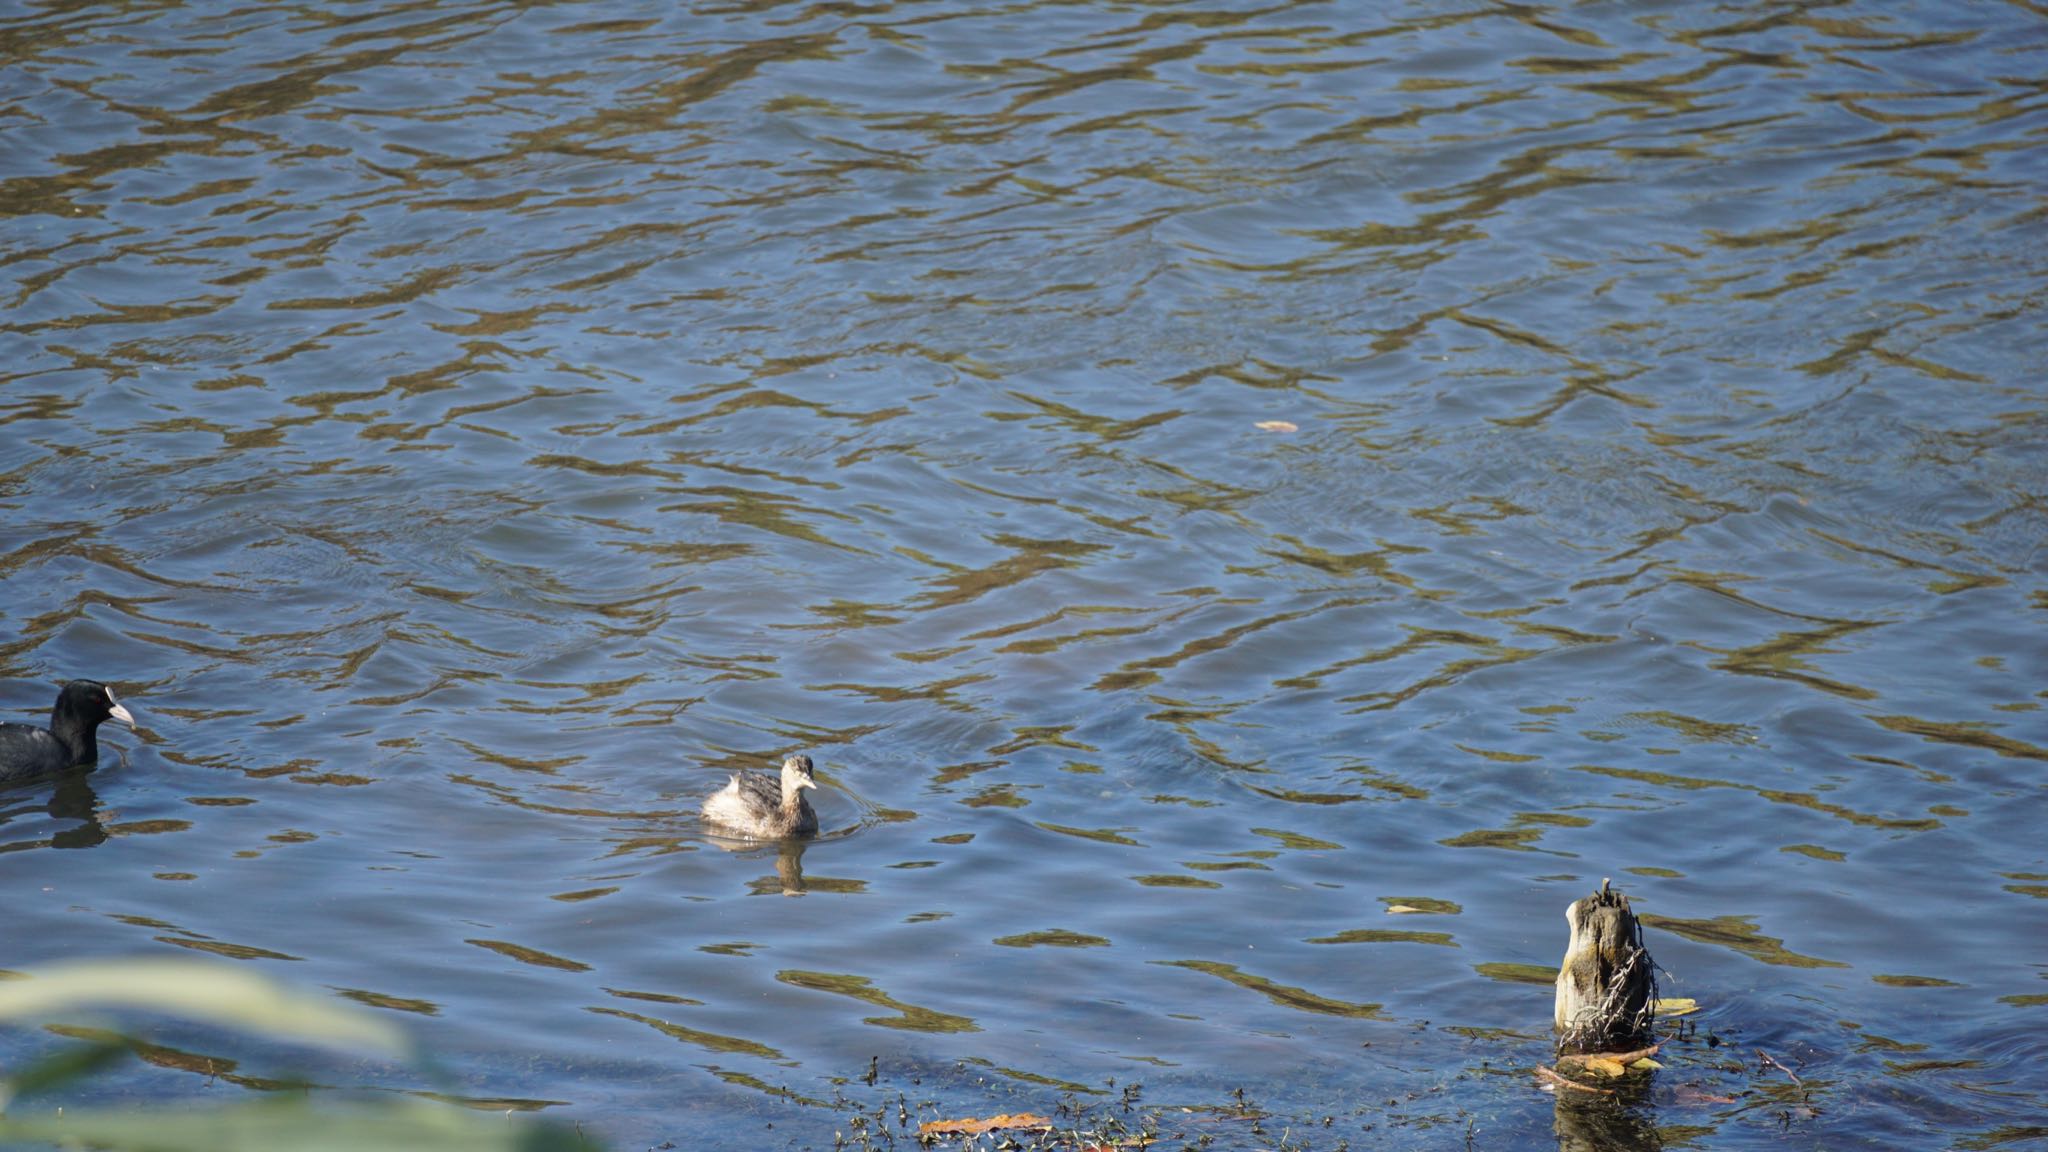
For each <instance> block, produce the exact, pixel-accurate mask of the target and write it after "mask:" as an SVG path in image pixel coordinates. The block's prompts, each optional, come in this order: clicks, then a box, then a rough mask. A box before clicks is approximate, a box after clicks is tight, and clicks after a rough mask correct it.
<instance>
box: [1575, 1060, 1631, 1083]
mask: <svg viewBox="0 0 2048 1152" xmlns="http://www.w3.org/2000/svg"><path fill="white" fill-rule="evenodd" d="M1579 1067H1581V1068H1584V1069H1585V1070H1586V1071H1588V1072H1598V1073H1599V1074H1601V1075H1602V1076H1605V1077H1607V1078H1608V1079H1610V1080H1611V1079H1613V1078H1615V1077H1617V1076H1620V1075H1621V1074H1622V1073H1623V1072H1626V1071H1628V1069H1626V1068H1624V1067H1623V1066H1622V1063H1621V1061H1619V1060H1610V1059H1608V1058H1606V1057H1604V1056H1589V1057H1587V1058H1586V1059H1585V1060H1583V1061H1581V1062H1580V1063H1579Z"/></svg>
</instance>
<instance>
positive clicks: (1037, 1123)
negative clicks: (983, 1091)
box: [917, 1112, 1052, 1139]
mask: <svg viewBox="0 0 2048 1152" xmlns="http://www.w3.org/2000/svg"><path fill="white" fill-rule="evenodd" d="M1051 1127H1052V1121H1050V1120H1047V1119H1046V1118H1045V1117H1043V1116H1034V1115H1032V1114H1031V1113H1029V1112H1018V1113H1015V1114H1012V1115H1004V1116H990V1117H989V1118H988V1119H986V1120H929V1121H926V1122H925V1123H923V1124H919V1125H918V1126H917V1134H918V1137H919V1138H920V1139H922V1138H923V1137H926V1136H973V1135H976V1134H978V1133H982V1132H992V1131H994V1130H996V1129H998V1128H1034V1129H1038V1130H1041V1131H1043V1130H1046V1129H1049V1128H1051Z"/></svg>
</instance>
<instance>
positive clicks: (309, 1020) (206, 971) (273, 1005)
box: [0, 960, 412, 1058]
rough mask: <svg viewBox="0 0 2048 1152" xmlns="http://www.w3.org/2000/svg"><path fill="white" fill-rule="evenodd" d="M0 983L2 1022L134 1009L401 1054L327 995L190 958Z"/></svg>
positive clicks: (365, 1019)
mask: <svg viewBox="0 0 2048 1152" xmlns="http://www.w3.org/2000/svg"><path fill="white" fill-rule="evenodd" d="M22 976H23V978H22V979H17V980H8V981H5V982H0V1020H4V1019H10V1018H12V1019H20V1018H23V1017H33V1018H40V1017H47V1016H52V1015H56V1014H59V1013H64V1012H72V1011H75V1010H77V1009H80V1008H139V1009H144V1010H147V1011H153V1012H164V1013H168V1014H170V1015H174V1016H183V1017H186V1018H188V1019H192V1020H200V1021H204V1022H206V1023H209V1024H218V1025H222V1026H225V1027H229V1028H236V1029H240V1030H241V1031H244V1032H254V1033H259V1034H262V1035H265V1036H269V1037H272V1038H275V1039H279V1040H288V1041H295V1042H298V1043H302V1044H317V1045H322V1046H324V1047H329V1048H345V1049H352V1050H353V1049H364V1048H368V1049H373V1050H376V1051H378V1052H381V1053H383V1054H385V1055H389V1056H393V1057H400V1058H403V1057H406V1056H409V1055H410V1054H411V1051H412V1046H411V1044H410V1042H408V1041H407V1039H406V1036H405V1033H404V1031H403V1030H401V1029H399V1028H398V1027H397V1026H395V1025H393V1024H390V1023H388V1022H386V1021H384V1020H380V1019H378V1018H376V1017H374V1016H371V1015H370V1014H368V1013H366V1012H361V1011H358V1010H356V1009H354V1008H349V1007H346V1006H344V1005H342V1004H339V1003H337V1002H336V1001H334V1000H332V999H331V998H328V997H325V996H309V995H306V994H304V993H300V992H294V991H292V990H290V989H289V988H287V987H285V986H284V985H283V984H280V983H278V982H277V981H274V980H271V979H269V978H267V977H264V976H259V975H257V974H256V973H254V972H250V971H247V970H245V969H240V968H233V967H229V966H227V965H224V964H209V963H206V962H205V961H195V960H99V961H85V962H81V963H77V964H62V965H52V966H50V967H47V968H40V969H36V970H33V971H30V972H26V973H22Z"/></svg>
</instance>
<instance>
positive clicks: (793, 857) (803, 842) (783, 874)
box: [711, 837, 868, 896]
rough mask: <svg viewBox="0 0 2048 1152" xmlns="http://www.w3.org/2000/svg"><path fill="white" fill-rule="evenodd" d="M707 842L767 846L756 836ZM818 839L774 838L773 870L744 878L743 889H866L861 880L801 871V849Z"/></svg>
mask: <svg viewBox="0 0 2048 1152" xmlns="http://www.w3.org/2000/svg"><path fill="white" fill-rule="evenodd" d="M827 839H829V837H828V838H827ZM711 842H712V843H714V844H716V845H718V846H719V847H720V848H723V849H725V850H726V851H727V852H755V853H765V852H767V851H768V850H769V849H770V848H771V845H769V844H766V843H763V842H761V841H758V840H755V841H747V840H718V839H713V840H712V841H711ZM821 843H824V841H822V840H813V839H810V838H804V839H790V840H777V841H775V842H774V844H773V845H772V848H773V850H774V852H775V874H774V875H772V876H759V877H756V878H754V879H752V880H749V881H747V892H748V893H749V894H750V895H754V896H776V895H781V896H804V895H819V894H825V893H831V894H837V895H851V894H853V893H857V892H865V891H867V890H868V882H867V881H865V880H849V879H846V878H845V877H840V876H817V875H810V876H806V875H805V874H804V853H806V852H808V851H810V850H811V849H812V848H813V847H815V846H816V845H818V844H821Z"/></svg>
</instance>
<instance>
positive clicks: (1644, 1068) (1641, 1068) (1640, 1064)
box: [1629, 1056, 1663, 1072]
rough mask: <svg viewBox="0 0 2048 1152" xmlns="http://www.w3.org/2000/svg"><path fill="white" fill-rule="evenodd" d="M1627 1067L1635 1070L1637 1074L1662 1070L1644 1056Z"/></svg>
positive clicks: (1659, 1065) (1660, 1065)
mask: <svg viewBox="0 0 2048 1152" xmlns="http://www.w3.org/2000/svg"><path fill="white" fill-rule="evenodd" d="M1629 1067H1631V1068H1633V1069H1635V1070H1636V1071H1638V1072H1654V1071H1656V1070H1657V1069H1659V1068H1662V1067H1663V1065H1662V1064H1659V1063H1657V1062H1656V1061H1655V1060H1652V1059H1650V1058H1649V1057H1648V1056H1645V1057H1643V1058H1642V1059H1641V1060H1638V1061H1636V1062H1635V1063H1633V1064H1631V1065H1629Z"/></svg>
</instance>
